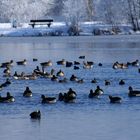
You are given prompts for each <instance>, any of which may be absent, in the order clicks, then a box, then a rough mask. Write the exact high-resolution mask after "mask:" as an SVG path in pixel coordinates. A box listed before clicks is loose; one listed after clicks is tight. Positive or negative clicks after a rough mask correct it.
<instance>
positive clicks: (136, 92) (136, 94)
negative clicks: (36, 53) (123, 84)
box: [128, 86, 140, 97]
mask: <svg viewBox="0 0 140 140" xmlns="http://www.w3.org/2000/svg"><path fill="white" fill-rule="evenodd" d="M128 89H129V93H128V96H129V97H140V91H139V90H133V88H132V87H131V86H129V88H128Z"/></svg>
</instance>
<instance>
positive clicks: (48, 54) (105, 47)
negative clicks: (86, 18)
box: [0, 35, 140, 140]
mask: <svg viewBox="0 0 140 140" xmlns="http://www.w3.org/2000/svg"><path fill="white" fill-rule="evenodd" d="M139 45H140V40H139V36H137V35H136V36H102V37H85V36H83V37H33V38H32V37H29V38H24V37H20V38H10V37H8V38H0V63H1V62H6V61H9V60H11V59H12V60H14V66H13V67H12V68H11V71H12V74H13V73H14V71H15V70H16V71H18V72H22V71H24V72H26V73H31V72H32V70H33V69H34V68H35V67H36V66H37V65H40V62H44V61H48V60H52V62H53V66H52V67H51V68H54V69H55V70H56V71H58V70H60V69H62V70H63V71H64V72H65V77H67V78H70V76H71V75H72V74H75V75H76V76H78V77H79V78H84V81H85V83H83V84H78V83H73V82H70V81H69V82H68V83H65V84H62V83H57V82H52V81H51V80H50V79H44V78H38V79H37V80H27V81H25V80H14V79H13V78H12V77H10V80H11V81H12V84H11V85H10V86H8V87H6V88H4V89H3V90H2V91H1V96H5V94H6V92H7V91H10V92H11V94H12V95H13V96H14V97H15V99H16V102H14V103H10V104H2V103H1V104H0V139H2V140H9V139H10V140H25V139H30V140H34V139H36V140H44V139H48V140H54V139H57V140H91V139H95V140H112V139H114V140H118V139H119V140H132V139H134V140H139V137H140V134H139V126H140V119H139V116H140V107H139V105H140V99H139V98H129V97H128V95H127V94H128V86H130V85H131V86H133V87H134V88H137V89H140V74H139V73H138V67H130V68H129V69H125V70H113V69H112V63H113V62H115V61H119V62H124V63H126V62H128V61H134V60H136V59H139V60H140V47H139ZM80 55H85V56H86V59H85V61H94V62H95V65H94V67H93V68H92V69H90V70H88V69H83V66H82V65H80V70H74V69H73V67H71V68H66V67H64V66H58V65H57V64H56V61H58V60H61V59H63V58H64V59H66V60H68V61H75V60H76V61H79V62H81V63H82V62H83V61H84V60H80V59H79V58H78V57H79V56H80ZM33 58H37V59H38V61H37V62H33V61H32V59H33ZM23 59H27V61H28V64H27V66H17V65H16V63H15V62H16V61H18V60H23ZM100 62H101V63H102V64H103V66H102V67H99V66H98V63H100ZM51 68H47V69H46V70H47V71H50V69H51ZM3 70H4V69H0V83H2V82H4V81H5V77H3ZM93 78H97V80H98V83H97V84H93V83H91V80H92V79H93ZM105 79H108V80H110V81H111V85H110V86H105V85H104V80H105ZM120 79H124V80H125V82H126V84H125V85H123V86H120V85H119V84H118V83H119V80H120ZM97 85H100V86H101V87H102V89H103V90H104V95H103V96H101V97H100V99H93V100H92V99H88V94H89V90H90V89H95V88H96V86H97ZM26 86H29V87H30V88H31V90H32V92H33V97H32V98H30V99H29V98H24V97H23V96H22V94H23V91H24V90H25V87H26ZM70 87H71V88H73V89H74V90H75V91H76V92H77V94H78V96H77V99H76V103H74V104H66V103H63V102H57V103H56V104H53V105H49V104H45V105H42V104H41V98H40V96H41V94H45V95H49V96H56V97H57V96H58V93H59V92H66V91H68V89H69V88H70ZM108 95H114V96H120V97H122V99H123V102H122V104H110V103H109V99H108ZM36 109H40V110H41V112H42V118H41V120H40V121H39V120H31V119H30V117H29V114H30V113H31V112H32V111H34V110H36Z"/></svg>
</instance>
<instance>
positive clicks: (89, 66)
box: [83, 61, 93, 69]
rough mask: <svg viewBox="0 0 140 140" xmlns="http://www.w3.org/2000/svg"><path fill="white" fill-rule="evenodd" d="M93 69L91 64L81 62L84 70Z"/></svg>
mask: <svg viewBox="0 0 140 140" xmlns="http://www.w3.org/2000/svg"><path fill="white" fill-rule="evenodd" d="M92 67H93V62H85V61H84V62H83V68H84V69H91V68H92Z"/></svg>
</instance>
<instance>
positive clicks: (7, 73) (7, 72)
mask: <svg viewBox="0 0 140 140" xmlns="http://www.w3.org/2000/svg"><path fill="white" fill-rule="evenodd" d="M79 59H80V60H82V62H81V61H74V62H71V61H66V60H65V59H62V60H59V61H57V62H56V64H57V65H62V66H65V67H73V69H74V70H79V69H80V68H81V66H82V68H84V69H91V68H93V67H94V62H92V61H85V56H79ZM36 61H38V59H36V58H33V62H36ZM16 65H24V66H26V65H27V60H26V59H24V60H22V61H17V62H16ZM51 66H53V63H52V61H51V60H49V61H47V62H41V63H40V66H36V68H35V69H33V70H32V73H31V74H26V73H25V72H21V73H20V74H19V73H18V72H17V71H15V72H14V73H13V74H12V73H11V68H12V67H14V61H13V60H11V61H9V62H4V63H1V64H0V68H2V70H3V76H4V77H6V81H5V82H3V83H2V84H1V85H0V90H3V89H4V88H5V87H6V86H9V85H10V84H11V81H10V79H11V78H12V79H14V80H37V79H38V78H39V77H42V78H48V79H50V80H51V81H54V82H59V83H67V82H68V81H72V82H76V83H84V79H83V78H78V77H77V76H76V75H75V74H72V75H71V77H70V78H67V77H65V73H64V72H63V70H62V69H60V70H59V71H56V70H55V69H53V68H52V69H51V71H50V72H48V71H46V69H47V68H48V67H51ZM98 66H99V67H102V66H103V64H102V63H99V64H98ZM130 66H131V67H138V72H140V69H139V60H136V61H133V62H127V63H119V62H115V63H114V64H113V65H112V68H113V69H114V70H115V69H127V68H129V67H130ZM62 77H63V78H62ZM90 82H91V83H97V79H96V78H94V79H92V80H91V81H90ZM104 83H105V86H108V85H110V84H111V81H110V80H105V81H104ZM124 84H125V81H124V80H123V79H121V80H120V81H119V85H124ZM102 94H104V91H103V89H101V87H100V86H99V85H97V87H96V89H95V90H93V89H90V90H89V94H88V96H87V97H88V98H99V97H100V96H101V95H102ZM32 95H33V94H32V91H31V90H30V88H29V86H27V87H26V89H25V91H23V96H24V97H32ZM128 96H129V97H134V96H135V97H136V96H140V91H139V90H133V88H132V87H131V86H128ZM76 98H77V93H76V91H74V90H73V89H72V88H69V90H68V91H67V92H66V93H58V97H57V98H56V97H48V96H46V95H44V94H42V95H41V103H42V104H44V103H56V102H57V101H63V102H65V103H73V102H75V100H76ZM108 99H109V100H110V103H121V102H122V98H121V97H118V96H112V95H109V96H108ZM14 101H15V98H14V97H13V96H12V95H11V94H10V92H7V96H6V97H2V96H0V103H9V102H14ZM30 116H31V118H40V117H41V112H40V111H39V110H37V111H35V112H32V113H31V114H30Z"/></svg>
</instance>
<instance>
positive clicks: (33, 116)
mask: <svg viewBox="0 0 140 140" xmlns="http://www.w3.org/2000/svg"><path fill="white" fill-rule="evenodd" d="M30 117H31V119H40V118H41V112H40V110H37V111H34V112H32V113H30Z"/></svg>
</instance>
